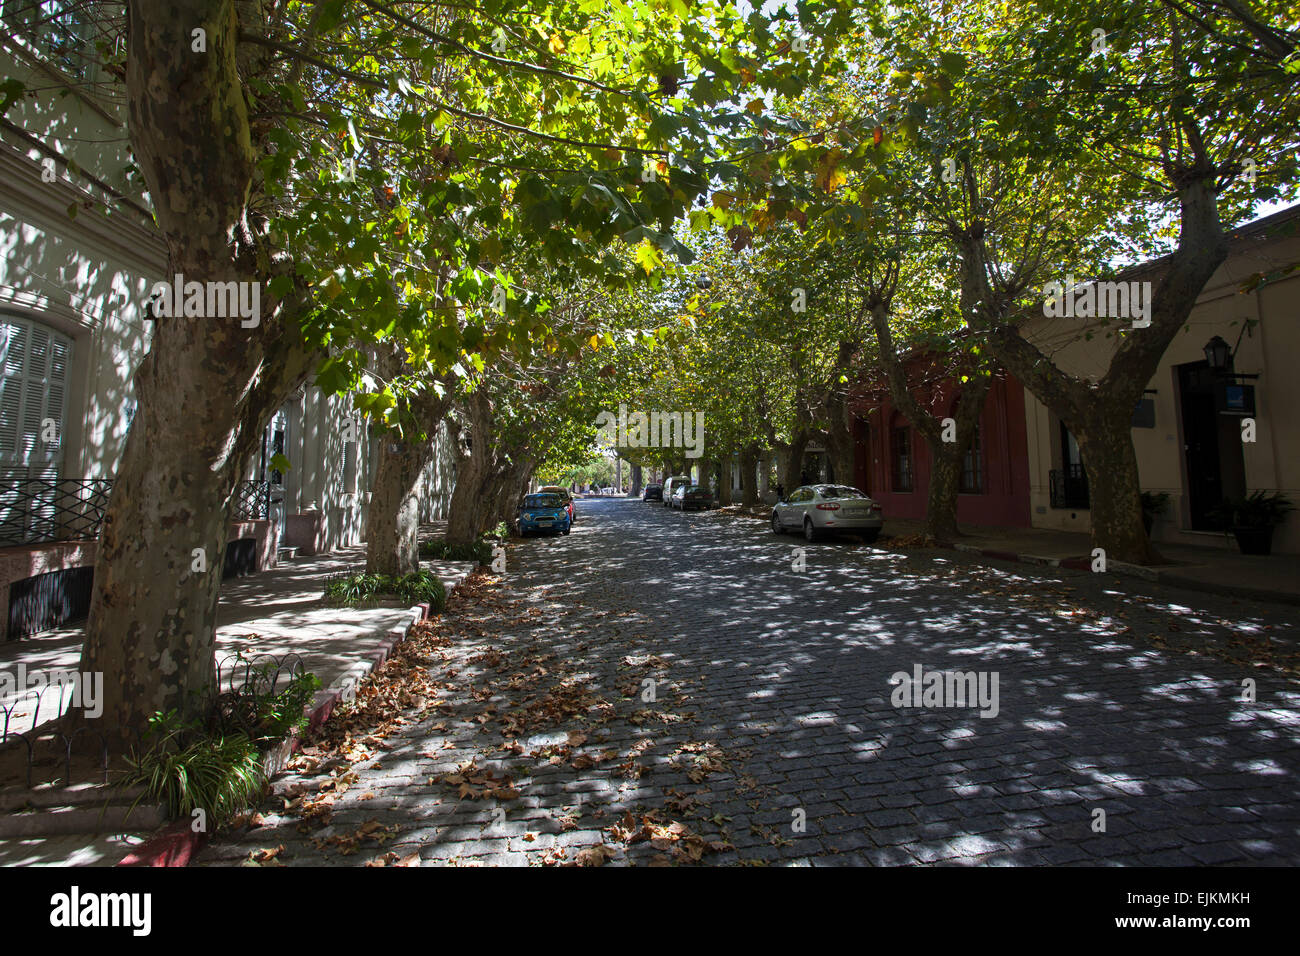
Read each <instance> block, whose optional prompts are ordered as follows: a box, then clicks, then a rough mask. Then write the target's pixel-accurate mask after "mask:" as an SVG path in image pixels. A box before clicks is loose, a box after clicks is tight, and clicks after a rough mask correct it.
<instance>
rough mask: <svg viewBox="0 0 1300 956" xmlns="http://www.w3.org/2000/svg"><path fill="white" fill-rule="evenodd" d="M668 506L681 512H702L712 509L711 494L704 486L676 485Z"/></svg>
mask: <svg viewBox="0 0 1300 956" xmlns="http://www.w3.org/2000/svg"><path fill="white" fill-rule="evenodd" d="M670 504H671V506H672V507H674V508H680V509H681V510H682V511H690V510H700V511H704V510H707V509H709V508H712V507H713V493H712V492H711V491H709V489H708V488H706V487H704V485H678V486H677V490H676V491H674V492H673V498H672V501H671V503H670Z"/></svg>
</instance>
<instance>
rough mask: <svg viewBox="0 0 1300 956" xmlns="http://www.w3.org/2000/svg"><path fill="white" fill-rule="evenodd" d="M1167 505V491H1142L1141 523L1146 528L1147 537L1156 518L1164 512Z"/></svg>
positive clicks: (1149, 535)
mask: <svg viewBox="0 0 1300 956" xmlns="http://www.w3.org/2000/svg"><path fill="white" fill-rule="evenodd" d="M1168 507H1169V492H1167V491H1144V492H1142V525H1143V527H1145V528H1146V529H1147V537H1148V538H1149V537H1151V529H1152V528H1153V527H1155V523H1156V518H1158V517H1159V516H1160V515H1162V514H1164V513H1165V509H1166V508H1168Z"/></svg>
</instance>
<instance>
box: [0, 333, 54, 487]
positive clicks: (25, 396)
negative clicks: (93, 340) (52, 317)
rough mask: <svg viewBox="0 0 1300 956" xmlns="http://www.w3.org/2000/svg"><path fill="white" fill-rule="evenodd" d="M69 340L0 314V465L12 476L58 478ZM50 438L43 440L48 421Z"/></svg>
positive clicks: (51, 479)
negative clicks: (51, 424)
mask: <svg viewBox="0 0 1300 956" xmlns="http://www.w3.org/2000/svg"><path fill="white" fill-rule="evenodd" d="M71 362H72V339H70V338H68V336H66V335H63V334H62V333H60V332H56V331H54V330H53V329H51V328H48V327H46V326H44V325H41V324H40V323H38V322H33V321H31V320H29V319H24V318H19V317H17V316H9V315H5V316H0V467H2V468H3V469H4V472H5V473H6V474H9V475H14V476H15V477H30V478H44V479H47V480H50V481H53V480H56V479H57V478H58V477H59V472H60V470H61V467H60V466H61V464H62V453H63V444H64V443H63V437H64V428H65V426H66V423H67V410H66V403H67V393H68V374H69V371H70V367H71ZM50 419H52V420H53V421H54V424H55V440H54V441H52V442H45V441H42V439H41V435H42V432H43V431H44V425H45V422H46V421H47V420H50Z"/></svg>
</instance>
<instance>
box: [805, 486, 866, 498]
mask: <svg viewBox="0 0 1300 956" xmlns="http://www.w3.org/2000/svg"><path fill="white" fill-rule="evenodd" d="M817 491H818V492H819V493H820V494H821V496H822V497H823V498H865V497H867V496H866V495H865V494H863V493H862V492H861V491H859V490H858V489H857V488H850V487H849V486H848V485H823V486H822V487H820V488H818V489H817Z"/></svg>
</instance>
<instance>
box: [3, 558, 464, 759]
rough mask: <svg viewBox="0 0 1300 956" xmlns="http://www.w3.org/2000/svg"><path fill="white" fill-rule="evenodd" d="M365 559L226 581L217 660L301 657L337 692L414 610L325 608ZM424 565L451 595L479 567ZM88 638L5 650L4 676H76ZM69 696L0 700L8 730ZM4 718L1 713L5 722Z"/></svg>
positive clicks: (14, 644)
mask: <svg viewBox="0 0 1300 956" xmlns="http://www.w3.org/2000/svg"><path fill="white" fill-rule="evenodd" d="M365 560H366V555H365V549H364V548H361V547H357V548H344V549H341V550H339V551H337V552H335V553H333V554H328V555H318V556H316V557H305V558H298V559H296V560H294V561H291V562H288V563H285V564H282V565H280V566H279V567H277V568H272V569H271V570H269V571H260V572H258V573H256V574H252V575H249V576H247V577H244V578H238V579H235V580H231V581H226V582H225V583H224V584H223V585H222V587H221V604H220V606H219V607H218V609H217V622H218V623H217V659H218V661H220V660H222V659H223V658H226V657H228V656H231V655H233V654H234V653H235V652H237V651H240V652H243V653H245V654H246V655H250V656H251V655H257V656H261V655H265V654H270V655H273V656H275V657H278V658H283V657H285V656H286V655H289V654H297V655H298V656H299V657H301V658H302V663H303V667H304V669H306V670H308V671H311V672H312V673H314V674H315V675H316V676H317V677H319V678H320V681H321V686H322V687H323V688H328V687H331V686H333V685H334V684H335V683H336V682H337V681H339V680H340V679H341V678H342V677H343V675H344V674H345V673H346V672H348V671H350V670H352V669H354V668H355V666H356V664H357V662H358V661H363V660H366V659H367V658H368V657H369V654H370V653H371V652H372V651H374V650H375V649H377V648H378V647H379V646H380V645H381V644H382V643H383V642H384V641H385V640H386V638H387V635H388V632H389V631H391V630H392V629H393V628H395V627H405V625H406V623H407V622H408V621H409V618H410V611H409V609H408V608H407V607H405V606H401V605H399V604H398V602H396V601H393V602H388V603H385V604H381V605H377V606H374V607H367V608H349V607H337V606H334V605H331V604H327V603H326V602H325V600H324V598H323V597H322V596H321V594H322V591H323V589H324V586H325V580H326V578H328V577H329V576H330V575H332V574H337V573H339V572H341V571H346V570H348V569H349V568H359V567H361V566H363V565H364V564H365ZM422 566H423V567H425V568H427V569H429V570H432V571H435V572H436V573H437V574H438V576H439V578H440V579H441V580H442V582H443V584H445V585H446V586H447V589H448V591H450V590H451V589H452V588H453V587H455V586H456V585H457V584H458V583H460V581H462V580H464V579H465V577H466V576H468V574H469V572H470V571H472V570H473V568H474V564H473V562H469V561H424V562H422ZM83 634H84V631H83V628H81V627H74V628H63V629H60V630H55V631H47V632H45V633H44V634H38V635H35V636H33V637H28V638H23V639H22V640H18V641H9V642H7V643H4V644H0V671H7V672H9V673H10V674H16V673H17V666H18V664H20V663H22V664H24V665H25V666H26V670H27V672H28V673H31V672H32V671H35V670H53V669H68V670H76V669H77V668H78V667H79V666H80V662H81V643H82V639H83ZM228 673H229V670H228V669H227V670H223V673H222V676H223V677H226V676H227V675H228ZM60 689H61V690H62V692H63V698H62V700H61V701H60V700H59V699H58V698H59V691H60ZM71 695H72V688H71V686H68V687H64V688H58V687H48V688H46V689H45V690H44V692H43V694H42V696H41V699H40V701H39V705H38V703H37V701H36V700H35V698H33V697H30V696H25V695H23V694H10V695H8V696H7V697H0V706H12V704H13V703H15V702H17V704H18V706H17V707H15V708H14V709H13V713H12V715H11V717H10V724H9V730H10V732H21V733H26V732H28V731H30V730H31V729H32V727H33V718H38V720H39V723H40V724H42V725H43V724H45V723H47V722H49V721H51V720H53V719H55V717H56V716H58V713H59V710H60V707H61V706H63V707H66V706H67V704H68V703H69V701H70V699H71ZM38 706H39V709H38ZM3 720H4V715H3V714H2V713H0V722H2V721H3Z"/></svg>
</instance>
